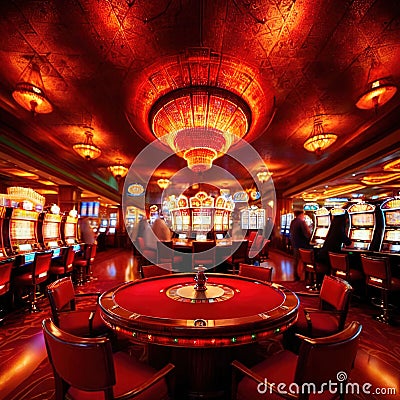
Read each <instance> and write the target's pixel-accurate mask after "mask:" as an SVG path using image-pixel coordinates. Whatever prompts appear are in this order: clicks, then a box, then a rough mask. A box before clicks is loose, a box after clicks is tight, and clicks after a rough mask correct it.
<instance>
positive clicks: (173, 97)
mask: <svg viewBox="0 0 400 400" xmlns="http://www.w3.org/2000/svg"><path fill="white" fill-rule="evenodd" d="M250 124H251V111H250V108H249V106H248V105H247V104H246V103H245V102H244V100H243V99H242V98H240V97H239V96H237V95H235V94H233V93H231V92H229V91H227V90H225V89H221V88H215V87H201V86H196V87H190V88H184V89H178V90H175V91H173V92H170V93H168V94H167V95H165V96H163V97H162V98H161V99H159V100H158V101H157V102H156V103H155V104H154V106H153V108H152V110H151V113H150V125H151V129H152V132H153V134H154V135H155V136H156V137H157V138H158V139H160V141H161V142H163V143H164V144H166V145H168V146H169V147H170V148H171V149H172V150H173V151H174V152H175V153H176V154H177V155H178V156H180V157H183V158H184V159H185V160H186V161H187V163H188V167H189V168H190V169H191V170H193V171H194V172H203V171H206V170H207V169H209V168H211V166H212V163H213V161H214V160H215V159H217V158H218V157H221V156H222V155H223V154H224V153H226V152H227V150H228V149H229V148H230V147H231V145H233V144H234V143H235V142H237V141H238V140H239V139H240V138H243V137H244V136H245V135H246V134H247V132H248V130H249V127H250Z"/></svg>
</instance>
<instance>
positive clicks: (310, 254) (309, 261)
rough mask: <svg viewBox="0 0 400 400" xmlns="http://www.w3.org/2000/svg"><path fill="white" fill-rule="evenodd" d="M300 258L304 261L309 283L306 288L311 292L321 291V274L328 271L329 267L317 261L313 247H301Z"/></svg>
mask: <svg viewBox="0 0 400 400" xmlns="http://www.w3.org/2000/svg"><path fill="white" fill-rule="evenodd" d="M299 254H300V260H301V262H302V263H303V266H304V271H305V273H306V275H308V276H307V277H306V280H307V281H308V284H307V285H306V288H307V289H308V290H309V291H311V292H319V289H320V286H321V285H320V283H319V276H321V275H323V274H326V273H327V272H328V267H327V266H326V265H324V264H321V263H319V262H316V261H315V258H314V250H313V249H299Z"/></svg>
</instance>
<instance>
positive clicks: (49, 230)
mask: <svg viewBox="0 0 400 400" xmlns="http://www.w3.org/2000/svg"><path fill="white" fill-rule="evenodd" d="M58 226H59V224H58V223H57V222H46V223H45V224H43V237H44V238H57V237H58V235H59V232H58Z"/></svg>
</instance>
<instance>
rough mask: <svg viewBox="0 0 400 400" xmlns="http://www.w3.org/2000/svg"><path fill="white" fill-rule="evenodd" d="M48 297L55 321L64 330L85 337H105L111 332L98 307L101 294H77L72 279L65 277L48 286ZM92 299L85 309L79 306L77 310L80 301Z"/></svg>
mask: <svg viewBox="0 0 400 400" xmlns="http://www.w3.org/2000/svg"><path fill="white" fill-rule="evenodd" d="M47 296H48V298H49V302H50V307H51V313H52V318H53V321H54V323H55V324H56V325H57V326H58V327H59V328H61V329H62V330H64V331H67V332H69V333H71V334H73V335H77V336H85V337H90V336H99V335H104V334H106V333H108V332H109V329H108V328H107V326H106V325H105V324H104V323H103V320H102V319H101V317H100V312H99V310H98V307H97V299H98V297H99V296H100V293H79V294H76V293H75V290H74V286H73V284H72V280H71V278H70V277H65V278H61V279H58V280H57V281H55V282H53V283H51V284H50V285H48V286H47ZM90 297H92V299H93V300H94V301H91V302H90V304H89V305H86V306H85V307H82V305H81V304H79V308H77V305H78V304H77V303H78V300H83V299H89V298H90ZM79 303H82V302H79Z"/></svg>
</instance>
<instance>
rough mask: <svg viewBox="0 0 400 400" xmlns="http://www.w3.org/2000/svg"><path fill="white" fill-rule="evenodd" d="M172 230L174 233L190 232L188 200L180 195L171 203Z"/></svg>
mask: <svg viewBox="0 0 400 400" xmlns="http://www.w3.org/2000/svg"><path fill="white" fill-rule="evenodd" d="M171 206H172V207H173V208H172V209H171V216H172V229H173V230H174V232H177V233H178V234H179V233H182V234H183V233H186V234H188V233H189V232H190V209H189V200H188V198H187V197H186V196H184V195H180V196H179V197H178V199H177V200H176V201H171Z"/></svg>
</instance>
